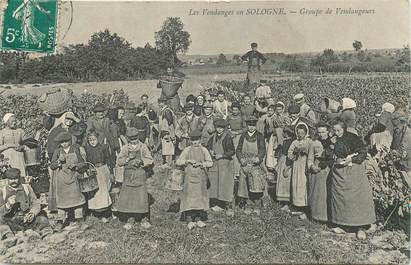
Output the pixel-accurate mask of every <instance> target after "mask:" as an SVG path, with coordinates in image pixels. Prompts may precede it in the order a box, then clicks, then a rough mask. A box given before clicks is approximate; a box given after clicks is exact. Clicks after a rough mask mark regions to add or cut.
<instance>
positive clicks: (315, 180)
mask: <svg viewBox="0 0 411 265" xmlns="http://www.w3.org/2000/svg"><path fill="white" fill-rule="evenodd" d="M329 175H330V169H329V168H328V167H327V168H324V169H322V170H321V171H320V172H318V173H316V174H311V175H309V179H308V183H309V189H308V205H309V206H310V210H311V217H312V218H313V219H314V220H317V221H323V222H326V221H327V220H328V208H327V207H328V202H327V200H328V198H327V194H328V192H327V187H328V186H327V181H328V177H329Z"/></svg>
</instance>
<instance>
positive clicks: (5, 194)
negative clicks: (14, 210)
mask: <svg viewBox="0 0 411 265" xmlns="http://www.w3.org/2000/svg"><path fill="white" fill-rule="evenodd" d="M1 192H2V193H3V201H6V197H7V188H6V185H4V186H3V189H2V191H1Z"/></svg>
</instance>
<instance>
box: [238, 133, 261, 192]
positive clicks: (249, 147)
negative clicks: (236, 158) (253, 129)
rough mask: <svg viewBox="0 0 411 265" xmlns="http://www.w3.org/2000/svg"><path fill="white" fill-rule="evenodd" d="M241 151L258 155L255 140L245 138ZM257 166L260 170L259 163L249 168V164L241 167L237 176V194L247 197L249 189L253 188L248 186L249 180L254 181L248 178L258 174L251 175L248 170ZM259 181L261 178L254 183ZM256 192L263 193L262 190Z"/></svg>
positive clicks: (256, 168) (256, 176)
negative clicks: (238, 176) (250, 140)
mask: <svg viewBox="0 0 411 265" xmlns="http://www.w3.org/2000/svg"><path fill="white" fill-rule="evenodd" d="M242 151H243V153H244V154H248V155H254V156H256V157H257V156H258V146H257V140H256V141H255V142H249V141H247V139H246V138H245V139H244V143H243V150H242ZM258 168H259V169H260V170H262V168H261V165H258V166H253V167H252V169H250V168H249V166H245V167H243V166H242V167H241V171H240V178H239V183H238V196H239V197H242V198H247V199H248V198H249V191H250V192H252V191H251V190H253V188H251V187H250V186H251V185H250V182H252V181H254V180H250V178H254V177H255V178H259V174H256V175H254V176H253V175H251V174H250V171H252V170H253V169H255V170H258ZM260 170H258V171H259V173H260V172H261V171H260ZM261 182H262V181H261V180H257V181H255V183H256V184H257V183H261ZM250 188H251V189H250ZM258 193H263V190H262V191H261V192H258Z"/></svg>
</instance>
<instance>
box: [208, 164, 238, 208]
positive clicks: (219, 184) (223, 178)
mask: <svg viewBox="0 0 411 265" xmlns="http://www.w3.org/2000/svg"><path fill="white" fill-rule="evenodd" d="M208 175H209V178H210V184H211V185H210V198H213V199H218V200H221V201H226V202H231V201H232V200H233V194H234V176H233V160H227V159H220V160H216V161H214V163H213V167H212V168H210V169H209V171H208Z"/></svg>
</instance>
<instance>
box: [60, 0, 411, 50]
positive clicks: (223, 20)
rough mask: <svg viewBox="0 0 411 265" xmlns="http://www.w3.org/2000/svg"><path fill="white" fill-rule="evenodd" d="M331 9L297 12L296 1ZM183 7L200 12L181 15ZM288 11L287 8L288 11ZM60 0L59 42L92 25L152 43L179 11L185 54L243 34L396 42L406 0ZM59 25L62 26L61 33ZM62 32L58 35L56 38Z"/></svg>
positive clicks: (264, 45)
mask: <svg viewBox="0 0 411 265" xmlns="http://www.w3.org/2000/svg"><path fill="white" fill-rule="evenodd" d="M258 8H259V9H260V10H261V9H264V8H284V10H285V12H286V13H287V14H286V15H254V16H245V15H242V16H240V15H231V16H227V17H224V16H214V15H206V16H203V15H201V14H202V11H203V9H208V10H215V9H218V10H224V11H230V10H233V11H234V12H236V11H238V10H243V11H246V10H247V9H258ZM303 8H305V9H310V10H317V9H319V10H323V12H324V10H326V9H327V8H330V9H331V10H332V11H333V14H331V15H318V16H315V15H302V14H300V10H301V9H303ZM336 8H342V9H348V8H351V9H352V10H354V9H367V10H370V9H373V10H374V14H372V15H361V16H358V15H337V14H335V10H336ZM190 9H192V10H198V11H200V15H196V16H195V15H189V12H190ZM292 11H294V12H296V13H290V12H292ZM70 13H71V12H70V5H69V3H64V4H63V5H62V6H61V12H60V21H59V23H60V26H59V33H58V34H59V43H60V45H68V44H77V43H87V41H88V40H89V38H90V36H91V35H92V34H93V33H94V32H98V31H100V30H104V29H106V28H107V29H109V30H110V31H111V32H116V33H117V34H119V35H120V36H122V37H124V38H125V39H126V40H128V41H129V42H130V43H131V44H132V45H133V46H134V47H137V46H144V45H145V44H146V43H147V42H149V43H150V44H152V45H154V42H155V41H154V32H155V31H158V30H160V28H161V26H162V23H163V21H164V20H165V19H166V18H167V17H180V18H181V20H182V21H183V23H184V25H185V26H184V28H185V30H187V31H188V32H189V33H190V35H191V40H192V43H191V45H190V47H189V51H188V52H187V54H203V55H208V54H210V55H211V54H219V53H225V54H237V53H244V52H245V51H247V50H249V46H250V43H251V42H257V43H258V44H259V50H261V51H263V52H266V53H268V52H284V53H298V52H317V51H322V50H324V49H325V48H331V49H334V50H352V43H353V41H354V40H359V41H361V42H362V43H363V47H364V48H367V49H385V48H401V47H403V45H405V44H409V42H410V41H409V39H410V24H409V16H410V9H409V3H408V1H406V0H389V1H388V0H378V1H377V0H371V1H370V0H363V1H271V2H202V3H198V2H73V22H72V25H71V27H70V30H69V31H68V32H67V28H68V24H69V21H70V17H71V16H70ZM66 33H67V34H66ZM63 37H64V38H63Z"/></svg>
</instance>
